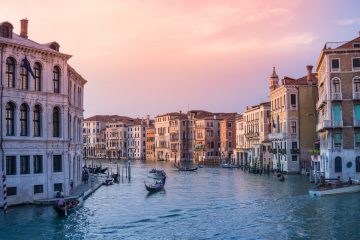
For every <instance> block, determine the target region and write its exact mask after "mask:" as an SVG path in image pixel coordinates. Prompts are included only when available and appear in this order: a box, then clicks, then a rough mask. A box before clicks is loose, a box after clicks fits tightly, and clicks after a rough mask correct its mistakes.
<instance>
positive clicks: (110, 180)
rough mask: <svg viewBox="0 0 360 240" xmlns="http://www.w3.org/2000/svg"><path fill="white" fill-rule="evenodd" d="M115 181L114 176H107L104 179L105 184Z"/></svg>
mask: <svg viewBox="0 0 360 240" xmlns="http://www.w3.org/2000/svg"><path fill="white" fill-rule="evenodd" d="M113 183H114V178H112V177H107V178H106V179H105V181H104V185H106V186H109V185H112V184H113Z"/></svg>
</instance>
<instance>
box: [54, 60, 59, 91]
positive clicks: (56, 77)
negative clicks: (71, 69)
mask: <svg viewBox="0 0 360 240" xmlns="http://www.w3.org/2000/svg"><path fill="white" fill-rule="evenodd" d="M53 75H54V76H53V81H54V93H60V68H59V67H58V66H56V67H54V70H53Z"/></svg>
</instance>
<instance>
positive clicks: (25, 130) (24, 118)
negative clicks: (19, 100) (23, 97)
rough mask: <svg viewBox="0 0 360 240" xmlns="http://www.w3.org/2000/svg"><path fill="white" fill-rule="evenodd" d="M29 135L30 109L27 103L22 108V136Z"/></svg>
mask: <svg viewBox="0 0 360 240" xmlns="http://www.w3.org/2000/svg"><path fill="white" fill-rule="evenodd" d="M27 135H28V107H27V105H26V104H25V103H23V104H21V106H20V136H27Z"/></svg>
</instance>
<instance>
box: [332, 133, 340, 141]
mask: <svg viewBox="0 0 360 240" xmlns="http://www.w3.org/2000/svg"><path fill="white" fill-rule="evenodd" d="M334 143H335V144H341V133H335V136H334Z"/></svg>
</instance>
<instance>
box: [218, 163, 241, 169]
mask: <svg viewBox="0 0 360 240" xmlns="http://www.w3.org/2000/svg"><path fill="white" fill-rule="evenodd" d="M220 167H222V168H236V167H237V166H236V165H234V164H231V163H222V164H220Z"/></svg>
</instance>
